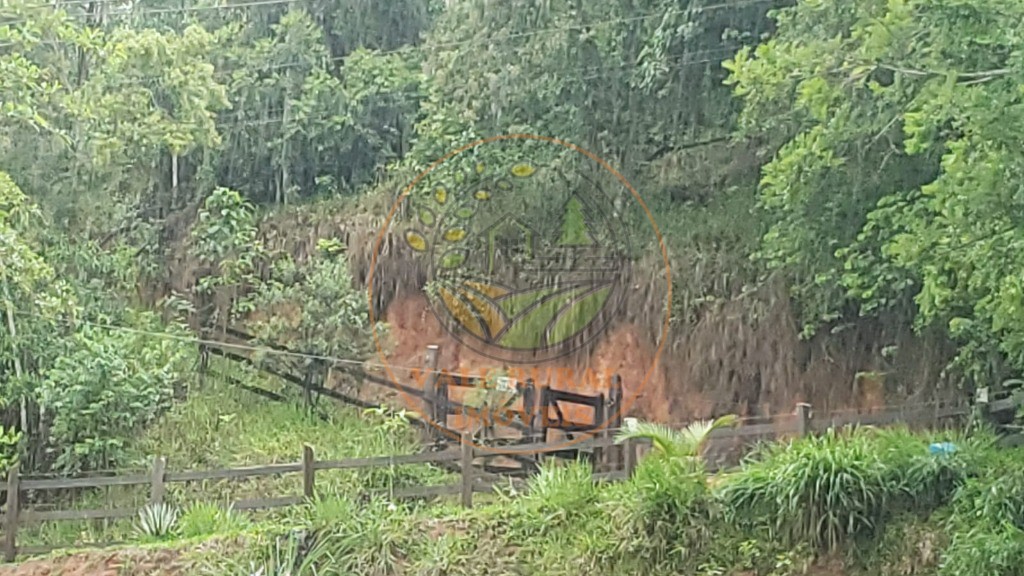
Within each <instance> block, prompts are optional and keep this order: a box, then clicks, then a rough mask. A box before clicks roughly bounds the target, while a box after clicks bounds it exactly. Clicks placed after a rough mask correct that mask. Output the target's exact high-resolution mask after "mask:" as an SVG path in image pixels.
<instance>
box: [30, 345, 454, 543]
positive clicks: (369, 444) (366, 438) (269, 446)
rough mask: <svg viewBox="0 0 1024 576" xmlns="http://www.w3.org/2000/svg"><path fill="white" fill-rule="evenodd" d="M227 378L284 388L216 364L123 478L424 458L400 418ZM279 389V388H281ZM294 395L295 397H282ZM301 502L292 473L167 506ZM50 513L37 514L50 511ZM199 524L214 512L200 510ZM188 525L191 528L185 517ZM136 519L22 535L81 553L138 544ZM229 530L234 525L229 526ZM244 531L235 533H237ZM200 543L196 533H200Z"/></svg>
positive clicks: (382, 477) (207, 486)
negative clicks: (305, 450)
mask: <svg viewBox="0 0 1024 576" xmlns="http://www.w3.org/2000/svg"><path fill="white" fill-rule="evenodd" d="M218 370H230V371H232V373H233V376H235V377H236V378H241V379H242V380H244V381H247V382H250V383H253V384H256V385H259V386H261V387H264V388H267V389H273V388H274V387H275V382H274V381H273V380H269V379H266V378H263V377H261V376H259V375H258V374H256V373H255V372H251V373H242V374H239V373H238V372H239V370H240V368H239V367H238V365H236V364H230V363H229V364H218V363H214V366H213V370H212V374H211V378H209V379H208V383H207V384H206V385H205V386H203V387H202V388H201V389H199V390H195V391H194V393H193V394H192V395H191V396H190V397H189V398H188V399H187V400H186V401H184V402H182V403H180V404H177V405H175V406H174V407H173V408H172V409H171V410H170V411H169V412H168V413H166V414H165V415H164V416H163V417H162V418H161V419H160V420H159V421H158V422H157V423H156V424H155V425H154V426H152V427H151V428H149V429H148V430H146V431H145V432H144V433H143V434H141V435H140V436H139V437H138V438H137V439H136V440H135V441H134V442H133V443H132V444H131V445H130V446H128V447H127V450H128V452H129V454H130V455H131V456H130V457H131V459H132V460H133V461H134V463H135V465H134V466H132V467H128V468H124V469H119V473H122V474H128V473H131V472H132V471H136V472H139V473H147V472H148V470H149V469H150V468H149V466H151V464H152V461H153V458H154V457H156V456H164V457H166V458H167V470H169V471H184V470H211V469H221V468H231V467H238V466H253V465H265V464H274V463H285V462H297V461H299V460H300V458H301V452H302V446H303V445H304V444H310V445H312V446H313V448H314V451H315V453H316V457H317V458H318V459H323V460H328V459H341V458H353V457H360V456H386V455H390V454H410V453H414V452H416V451H418V450H419V446H420V439H419V437H418V432H417V431H416V430H414V429H413V428H412V427H411V426H410V425H409V424H408V422H407V421H405V420H404V419H403V418H402V417H401V416H400V415H397V414H396V415H385V414H377V413H367V412H363V411H360V410H358V409H355V408H351V407H347V406H343V405H339V404H337V403H334V402H332V401H331V400H329V399H323V400H322V401H321V402H320V403H319V404H318V406H317V408H316V411H315V413H313V414H311V413H309V412H307V410H306V409H305V408H303V407H302V405H301V404H300V403H299V402H298V399H296V398H289V401H288V402H273V401H270V400H268V399H266V398H264V397H262V396H258V395H256V394H254V393H252V392H249V391H246V390H242V389H239V388H237V387H234V386H232V385H230V384H227V383H224V381H223V380H222V379H220V378H218V377H217V376H218ZM278 385H279V384H278ZM278 392H280V393H281V394H283V395H288V394H289V393H290V390H288V389H280V390H278ZM445 477H446V474H445V473H444V472H442V471H439V470H436V469H433V468H430V467H427V466H402V467H394V468H385V469H375V470H372V471H339V470H331V471H322V472H320V473H319V474H318V475H317V487H318V489H321V488H322V489H323V490H324V491H325V492H327V493H338V494H355V493H358V492H360V491H365V490H374V489H387V488H390V487H401V486H408V485H424V484H432V483H443V482H444V480H445ZM301 493H302V485H301V478H300V477H299V476H298V475H295V474H291V475H285V476H281V477H260V478H249V479H241V480H230V481H204V482H190V483H180V484H170V485H168V493H167V501H168V502H169V503H170V504H171V505H172V506H175V507H177V508H179V510H180V511H181V512H182V513H186V516H187V512H188V510H189V508H190V507H191V506H193V505H195V504H197V503H198V504H204V503H205V504H209V505H214V506H221V507H223V506H224V505H226V504H227V503H229V502H233V501H237V500H240V499H252V498H269V497H280V496H291V495H297V494H301ZM147 498H148V487H146V486H132V487H110V488H107V489H96V490H91V491H88V492H86V493H82V494H67V495H65V496H64V497H62V498H60V499H58V500H56V501H52V500H47V501H46V503H47V504H50V503H53V504H55V505H59V506H57V507H58V508H61V509H98V508H133V507H142V506H144V505H145V503H146V501H147ZM45 505H46V504H40V505H36V506H37V507H39V506H45ZM195 514H196V515H197V516H198V517H199V518H197V519H196V521H197V522H200V523H202V522H203V518H202V517H203V516H209V515H212V514H213V513H212V512H211V511H210V510H209V509H208V508H207V507H204V506H200V507H199V508H198V509H197V510H196V511H195ZM286 516H287V514H286V513H278V512H261V513H259V514H258V515H256V516H255V518H256V519H257V520H274V519H279V518H282V517H286ZM182 521H184V522H189V521H190V520H189V519H188V518H187V517H185V518H182ZM136 524H137V520H136V519H128V520H120V521H81V522H47V523H44V524H42V525H38V527H33V528H28V529H24V530H21V531H19V534H18V542H19V544H20V545H23V546H28V545H53V546H69V547H74V546H75V545H78V544H85V543H89V542H114V541H123V540H137V539H138V537H139V534H138V533H137V530H136ZM229 524H230V523H229ZM230 525H231V526H234V527H238V526H235V525H234V524H230ZM192 535H193V536H194V535H196V534H192Z"/></svg>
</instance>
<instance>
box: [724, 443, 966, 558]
mask: <svg viewBox="0 0 1024 576" xmlns="http://www.w3.org/2000/svg"><path fill="white" fill-rule="evenodd" d="M927 447H928V446H927V440H926V439H925V438H924V437H921V436H916V435H914V434H911V433H910V432H909V431H907V430H904V429H894V430H884V431H883V430H876V429H873V428H855V429H852V430H842V431H837V430H835V429H830V430H829V431H827V432H826V433H825V434H823V435H820V436H811V437H806V438H800V439H797V440H794V441H793V442H791V443H789V444H772V445H768V446H766V447H765V448H764V449H763V450H762V451H761V452H760V453H759V454H756V455H755V456H754V457H753V458H752V459H750V460H748V461H747V462H745V463H744V465H743V467H742V469H741V471H740V472H739V473H737V474H736V475H735V476H734V477H733V478H732V479H731V480H730V481H729V482H728V483H727V484H726V485H724V486H723V487H722V489H721V497H722V499H723V501H724V503H725V505H726V507H727V509H728V511H729V515H730V518H731V520H732V521H733V522H735V523H736V524H739V525H744V526H745V528H746V529H749V530H752V531H753V532H755V533H762V534H763V535H764V537H767V538H771V539H775V538H779V539H781V540H782V541H783V542H785V543H786V544H787V545H790V546H796V545H799V544H801V543H803V544H807V545H809V546H810V547H811V548H812V549H814V550H818V551H823V552H829V551H833V550H835V549H837V548H839V547H840V546H841V545H843V544H846V543H848V542H850V541H851V540H858V539H862V538H871V537H873V536H875V535H876V534H877V533H880V531H881V530H880V529H881V528H882V527H883V524H884V522H885V520H886V518H888V517H891V516H892V515H893V514H895V513H899V512H905V511H907V510H916V511H919V512H924V513H928V512H930V511H931V510H934V509H935V508H936V507H938V506H940V505H942V504H943V503H945V502H947V501H948V500H949V499H950V497H951V496H952V493H953V491H954V490H955V488H956V486H958V485H959V483H960V482H961V481H962V479H963V477H964V474H965V468H966V464H965V461H964V460H963V459H962V458H961V457H960V456H959V455H957V454H953V455H947V456H943V457H936V456H933V455H930V454H928V451H927Z"/></svg>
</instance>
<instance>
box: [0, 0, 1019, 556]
mask: <svg viewBox="0 0 1024 576" xmlns="http://www.w3.org/2000/svg"><path fill="white" fill-rule="evenodd" d="M1021 29H1024V3H1022V2H1020V1H1019V0H885V1H883V0H863V1H857V2H842V1H839V0H798V1H795V2H794V1H789V0H786V1H782V0H778V1H775V0H734V1H731V2H720V1H718V0H599V1H598V0H591V1H589V2H587V1H584V0H445V1H444V2H442V1H440V0H333V1H330V2H328V1H325V0H258V1H238V2H235V3H214V2H208V1H206V0H188V1H186V0H182V1H181V2H176V3H170V2H162V1H160V0H139V1H130V0H125V1H117V0H56V1H54V2H51V3H41V2H38V1H34V0H5V1H4V2H3V4H2V5H0V303H2V309H0V316H2V326H3V329H2V330H0V384H2V388H0V470H6V469H7V468H9V467H10V466H11V465H12V464H13V463H14V462H15V461H17V462H19V463H20V465H21V466H22V468H23V469H24V470H29V471H45V472H59V473H76V472H80V471H85V470H90V469H92V470H97V469H107V468H111V467H117V466H122V465H127V464H129V463H131V461H132V458H134V457H135V456H136V454H135V452H134V451H133V449H132V447H131V440H132V439H133V438H134V437H136V436H137V435H138V434H139V432H140V430H143V429H145V428H146V427H147V426H148V425H150V424H151V423H153V422H154V421H156V420H157V419H159V418H160V417H161V415H163V414H165V413H166V411H167V410H168V409H169V408H170V407H171V406H173V405H174V404H175V401H176V399H178V400H180V399H184V398H187V397H188V396H189V394H190V393H191V391H193V390H195V389H197V388H198V387H200V386H201V384H202V382H201V380H202V377H203V375H204V374H205V370H202V369H200V368H201V367H202V366H205V362H206V359H204V358H203V357H201V355H200V351H199V349H198V347H197V346H196V345H195V344H196V343H195V338H196V337H201V336H203V335H206V334H209V333H211V331H213V330H215V329H216V328H217V327H222V328H223V327H224V326H226V325H228V324H231V323H234V322H236V321H241V320H244V321H245V323H246V325H247V327H248V329H250V330H251V332H252V333H253V334H255V335H257V336H258V338H260V339H265V340H267V341H279V342H280V341H286V342H288V343H289V344H291V345H294V346H295V347H296V348H298V349H302V350H306V351H309V352H312V353H316V354H323V355H329V356H333V357H340V358H347V359H352V360H360V359H365V358H368V357H369V356H370V354H371V350H372V343H371V338H370V336H371V334H372V332H373V331H374V330H381V331H382V332H386V330H387V326H383V325H382V326H371V325H370V324H369V320H368V318H369V314H368V312H369V310H368V307H369V305H370V304H369V303H368V302H367V301H366V298H365V291H364V287H363V286H362V285H360V280H362V279H364V278H365V270H359V269H357V268H359V266H361V264H358V262H363V261H364V260H365V255H360V254H358V253H356V252H359V251H358V250H353V249H352V242H351V241H348V242H346V241H344V240H342V239H340V238H316V239H314V240H315V249H313V250H310V251H308V253H305V254H301V255H298V254H295V253H293V252H290V251H288V250H282V249H280V247H279V246H278V245H275V244H273V243H272V242H271V241H270V240H269V239H268V234H270V232H268V227H269V228H273V226H271V224H268V223H273V222H277V221H284V222H292V223H293V224H292V225H293V226H294V227H292V228H288V227H287V226H283V227H281V228H280V229H278V228H273V234H277V235H278V236H284V237H287V236H294V237H300V236H301V237H305V236H308V235H309V234H308V231H307V230H305V229H300V228H299V227H300V226H303V225H305V224H308V223H309V222H311V221H315V220H316V219H317V218H319V217H324V218H327V217H330V218H340V219H341V220H342V221H344V222H346V223H347V224H350V225H351V227H352V229H353V230H355V229H357V228H359V227H360V226H362V227H366V228H367V229H369V230H375V229H376V227H378V226H379V225H380V224H381V222H382V220H383V215H384V214H385V213H386V210H387V207H388V206H389V205H390V204H391V203H392V202H393V201H394V199H395V197H396V195H397V193H398V191H400V190H401V188H402V186H404V185H405V183H407V182H408V181H409V179H410V178H412V177H413V176H414V175H415V174H416V173H418V172H419V171H421V170H423V169H424V168H425V167H427V166H429V165H430V164H431V163H432V162H434V161H435V160H437V159H438V158H439V157H441V156H443V155H444V154H446V153H447V152H448V151H450V150H452V149H454V148H457V147H459V146H462V145H465V144H467V143H469V142H471V141H473V140H475V139H478V138H486V137H489V136H493V135H496V134H505V133H530V134H540V135H545V136H552V137H557V138H560V139H564V140H566V141H569V142H572V143H575V144H577V145H579V146H582V147H583V148H586V149H588V150H591V151H593V152H594V153H596V154H598V155H600V156H601V157H602V158H605V159H607V160H608V161H609V162H610V163H611V164H613V165H615V166H616V167H617V168H618V169H619V170H621V171H622V172H623V173H624V174H625V175H626V177H627V178H629V180H630V181H631V182H633V184H634V185H635V186H636V187H637V188H638V189H639V190H640V191H641V193H642V194H643V196H644V198H645V200H646V201H647V203H648V204H649V206H650V207H651V209H652V212H653V213H655V214H656V216H657V219H658V223H659V226H661V228H662V230H663V232H664V236H665V241H666V243H667V245H668V249H669V252H670V253H671V259H672V264H673V269H674V273H673V282H674V286H673V302H672V310H671V312H672V317H673V322H674V325H676V326H684V328H685V326H696V325H698V324H699V323H700V322H701V319H702V318H706V317H709V316H711V315H714V314H715V313H716V311H720V310H722V309H723V308H722V307H723V306H725V305H726V303H732V304H735V305H736V306H740V307H741V308H742V313H741V314H740V316H741V317H742V320H741V322H755V320H753V318H761V320H760V321H761V322H764V318H766V317H768V314H767V312H765V311H764V310H763V309H762V308H759V307H758V305H759V304H758V302H760V303H761V304H763V302H761V301H760V300H758V298H760V297H759V296H751V295H756V294H760V291H762V290H763V289H766V287H778V286H781V287H782V288H781V290H782V294H783V295H784V300H785V305H786V308H785V309H786V311H787V312H786V314H790V315H791V320H792V322H793V323H795V325H797V326H798V327H799V329H800V330H801V331H802V337H804V338H805V339H813V338H819V339H821V341H822V342H825V343H826V344H823V345H822V347H823V349H824V347H825V346H826V345H827V342H828V341H829V339H830V338H833V337H836V338H838V337H839V336H838V335H840V334H842V333H843V331H844V330H848V329H849V328H850V327H851V326H853V325H855V324H857V323H858V322H870V323H873V325H879V326H882V327H883V328H884V330H883V332H885V331H890V332H891V331H906V332H908V333H915V334H918V335H920V336H919V338H920V339H921V341H922V342H925V343H926V346H928V347H932V348H934V349H935V350H941V352H936V354H935V356H934V358H933V357H932V356H927V357H926V358H930V359H931V360H928V359H926V360H925V361H924V362H925V363H928V362H930V363H931V364H938V365H939V369H937V370H941V375H942V379H943V380H944V381H946V382H953V383H954V385H956V386H959V387H960V388H961V389H963V390H964V396H965V397H967V396H968V395H969V391H970V389H972V388H973V387H975V386H989V385H997V384H999V383H1000V382H1002V381H1004V380H1006V379H1010V378H1015V377H1019V375H1020V373H1021V371H1022V370H1024V274H1022V272H1021V270H1024V262H1022V267H1021V268H1017V266H1016V261H1017V259H1018V258H1022V256H1021V255H1020V254H1019V253H1018V250H1017V248H1018V247H1020V246H1021V245H1022V244H1024V219H1022V218H1021V217H1020V216H1019V215H1018V214H1024V210H1022V208H1024V187H1022V186H1024V185H1022V183H1024V152H1022V150H1024V147H1022V145H1021V142H1020V138H1021V137H1020V134H1022V133H1024V131H1022V130H1021V128H1024V102H1022V98H1024V92H1022V90H1021V86H1022V85H1024V50H1022V45H1024V40H1022V37H1021V35H1020V34H1019V30H1021ZM1014 142H1017V144H1014ZM1018 211H1019V212H1018ZM296 215H297V216H296ZM289 218H291V220H289ZM282 219H283V220H282ZM296 222H298V224H295V223H296ZM360 258H362V259H360ZM183 279H184V280H183ZM288 303H292V304H295V303H298V304H299V305H300V308H301V309H300V311H299V312H298V313H297V315H295V316H294V317H289V318H287V319H282V318H280V317H277V316H275V315H273V314H271V315H269V316H267V315H264V316H259V315H258V314H257V315H255V316H254V315H253V314H252V313H253V312H254V311H261V310H268V309H271V308H272V307H274V306H278V305H282V304H288ZM730 310H734V309H732V308H730ZM730 314H731V312H730ZM880 333H882V332H880ZM886 333H887V332H886ZM886 338H888V336H886ZM869 348H870V350H871V354H876V352H877V354H876V355H878V356H879V357H880V358H881V357H883V356H884V357H885V358H890V357H894V356H895V357H898V356H899V355H900V352H901V351H900V350H899V347H898V346H895V345H893V343H892V342H890V341H888V340H886V339H885V338H882V337H879V338H878V339H877V341H876V342H873V343H872V344H871V345H870V346H869ZM669 354H671V351H670V352H669ZM826 355H827V354H826ZM740 357H742V354H739V353H737V356H736V357H735V358H740ZM885 361H888V360H884V361H882V362H883V363H884V362H885ZM741 363H742V362H740V364H741ZM730 369H731V370H734V371H737V372H742V371H743V369H744V368H743V367H742V366H737V367H734V368H730ZM758 371H760V368H759V369H758ZM817 385H819V386H824V387H828V386H831V385H832V384H831V383H829V382H824V383H819V384H817ZM815 390H818V388H815ZM664 400H665V401H666V402H668V401H669V399H664ZM652 473H653V472H652ZM652 481H653V480H652ZM702 490H703V488H702ZM595 498H596V496H595ZM780 498H781V496H780ZM651 505H652V506H654V505H655V504H651ZM694 513H696V512H694ZM700 513H704V512H700ZM965 562H966V561H965ZM963 573H964V574H966V572H963ZM1006 573H1007V574H1009V573H1010V572H1006Z"/></svg>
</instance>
